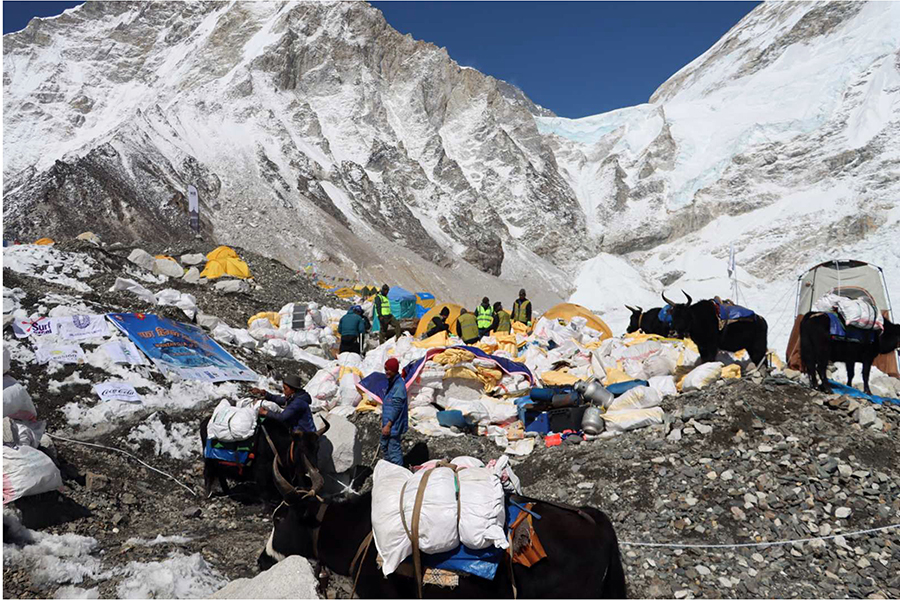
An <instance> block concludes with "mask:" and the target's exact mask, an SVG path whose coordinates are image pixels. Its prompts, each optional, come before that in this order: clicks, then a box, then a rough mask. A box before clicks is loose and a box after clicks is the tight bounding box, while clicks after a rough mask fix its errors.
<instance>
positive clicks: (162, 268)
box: [153, 258, 184, 279]
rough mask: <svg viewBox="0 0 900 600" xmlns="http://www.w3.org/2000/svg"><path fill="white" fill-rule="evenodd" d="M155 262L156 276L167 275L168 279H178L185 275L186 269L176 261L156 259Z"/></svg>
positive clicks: (154, 271) (154, 270)
mask: <svg viewBox="0 0 900 600" xmlns="http://www.w3.org/2000/svg"><path fill="white" fill-rule="evenodd" d="M153 260H154V263H153V273H154V275H165V276H166V277H174V278H176V279H178V278H179V277H181V276H183V275H184V269H182V268H181V265H179V264H178V263H177V262H175V261H174V260H169V259H167V258H155V259H153Z"/></svg>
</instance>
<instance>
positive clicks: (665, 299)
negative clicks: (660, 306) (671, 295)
mask: <svg viewBox="0 0 900 600" xmlns="http://www.w3.org/2000/svg"><path fill="white" fill-rule="evenodd" d="M662 299H663V302H665V303H666V304H668V305H669V306H675V303H674V302H672V301H671V300H669V299H668V298H666V293H665V292H663V294H662Z"/></svg>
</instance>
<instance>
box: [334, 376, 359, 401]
mask: <svg viewBox="0 0 900 600" xmlns="http://www.w3.org/2000/svg"><path fill="white" fill-rule="evenodd" d="M359 381H360V377H359V375H357V374H356V373H354V372H353V371H347V372H346V373H344V374H343V375H342V376H341V380H340V382H339V384H338V405H339V406H356V405H357V404H359V401H360V400H362V395H360V393H359V390H358V389H356V384H357V383H359Z"/></svg>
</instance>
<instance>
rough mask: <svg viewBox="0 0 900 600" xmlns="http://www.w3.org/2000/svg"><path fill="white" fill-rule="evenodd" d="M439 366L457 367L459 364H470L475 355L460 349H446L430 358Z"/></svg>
mask: <svg viewBox="0 0 900 600" xmlns="http://www.w3.org/2000/svg"><path fill="white" fill-rule="evenodd" d="M431 360H433V361H434V362H436V363H437V364H439V365H458V364H459V363H464V362H472V361H473V360H475V355H474V354H472V353H471V352H469V351H468V350H463V349H462V348H448V349H447V350H444V351H443V352H441V353H440V354H438V355H436V356H435V357H434V358H432V359H431Z"/></svg>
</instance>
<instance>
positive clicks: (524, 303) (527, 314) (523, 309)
mask: <svg viewBox="0 0 900 600" xmlns="http://www.w3.org/2000/svg"><path fill="white" fill-rule="evenodd" d="M512 320H513V321H518V322H519V323H525V325H528V326H529V327H531V300H529V299H528V298H526V297H525V288H522V289H521V290H519V297H518V298H516V301H515V302H513V306H512Z"/></svg>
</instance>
